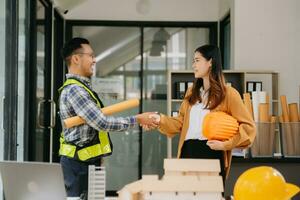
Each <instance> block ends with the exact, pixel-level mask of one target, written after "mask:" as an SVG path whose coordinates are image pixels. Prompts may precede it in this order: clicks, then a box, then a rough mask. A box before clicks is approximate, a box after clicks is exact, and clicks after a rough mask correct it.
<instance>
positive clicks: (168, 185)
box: [118, 159, 224, 200]
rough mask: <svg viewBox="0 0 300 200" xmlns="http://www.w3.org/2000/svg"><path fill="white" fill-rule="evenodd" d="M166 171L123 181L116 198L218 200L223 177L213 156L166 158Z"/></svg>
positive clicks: (220, 195)
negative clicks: (135, 179) (162, 173)
mask: <svg viewBox="0 0 300 200" xmlns="http://www.w3.org/2000/svg"><path fill="white" fill-rule="evenodd" d="M164 170H165V174H164V176H163V177H162V178H161V180H159V179H158V175H144V176H143V177H142V179H141V180H139V181H136V182H133V183H130V184H128V185H125V186H124V187H123V188H122V189H121V190H120V191H119V192H118V194H119V197H118V200H196V199H197V200H201V199H203V200H221V199H222V192H223V190H224V189H223V180H222V177H221V176H220V175H219V173H220V163H219V160H214V159H165V160H164Z"/></svg>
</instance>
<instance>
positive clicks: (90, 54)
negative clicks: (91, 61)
mask: <svg viewBox="0 0 300 200" xmlns="http://www.w3.org/2000/svg"><path fill="white" fill-rule="evenodd" d="M76 54H83V55H84V54H85V55H88V56H90V57H91V58H95V57H96V56H95V54H94V53H84V52H82V53H81V52H78V53H74V54H73V55H76Z"/></svg>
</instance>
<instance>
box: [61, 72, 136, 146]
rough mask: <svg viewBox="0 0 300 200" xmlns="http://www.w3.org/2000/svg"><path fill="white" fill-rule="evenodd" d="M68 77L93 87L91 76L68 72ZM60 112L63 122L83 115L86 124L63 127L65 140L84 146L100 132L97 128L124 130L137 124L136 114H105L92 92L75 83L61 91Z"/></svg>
mask: <svg viewBox="0 0 300 200" xmlns="http://www.w3.org/2000/svg"><path fill="white" fill-rule="evenodd" d="M66 77H67V78H75V79H77V80H79V81H81V82H82V83H84V84H85V85H86V86H87V87H88V88H89V89H91V84H90V79H89V78H86V77H82V76H78V75H74V74H67V75H66ZM91 90H92V89H91ZM59 113H60V118H61V122H62V124H63V120H65V119H67V118H69V117H73V116H76V115H78V116H80V117H82V118H83V119H84V120H85V121H86V124H83V125H80V126H75V127H72V128H63V132H64V137H65V141H66V142H69V143H73V144H75V145H77V146H84V145H85V144H87V143H88V142H90V141H91V140H92V139H93V138H94V136H95V134H97V133H98V132H97V131H96V130H98V131H99V130H103V131H124V130H128V129H130V128H133V127H134V126H135V125H136V124H137V121H136V118H135V117H134V116H130V117H108V116H105V115H104V114H103V113H102V112H101V110H100V108H99V107H98V106H97V104H96V102H95V101H94V100H93V99H92V97H91V96H90V94H89V93H88V92H87V91H86V90H85V89H84V88H82V87H80V86H78V85H75V84H72V85H68V86H66V87H65V88H64V89H63V91H62V92H61V94H60V99H59ZM95 129H96V130H95Z"/></svg>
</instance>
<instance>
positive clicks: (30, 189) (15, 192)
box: [0, 161, 66, 200]
mask: <svg viewBox="0 0 300 200" xmlns="http://www.w3.org/2000/svg"><path fill="white" fill-rule="evenodd" d="M0 172H1V178H2V183H3V190H4V196H5V200H53V199H55V200H66V192H65V187H64V181H63V174H62V169H61V166H60V164H49V163H38V162H15V161H2V162H0Z"/></svg>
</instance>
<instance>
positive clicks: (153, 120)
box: [135, 112, 160, 131]
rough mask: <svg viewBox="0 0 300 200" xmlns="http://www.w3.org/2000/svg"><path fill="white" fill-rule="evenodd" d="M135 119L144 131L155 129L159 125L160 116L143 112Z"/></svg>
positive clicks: (155, 113)
mask: <svg viewBox="0 0 300 200" xmlns="http://www.w3.org/2000/svg"><path fill="white" fill-rule="evenodd" d="M135 117H136V120H137V122H138V123H139V124H140V126H142V127H143V129H144V130H145V131H148V130H152V129H155V128H157V127H158V126H159V123H160V115H159V114H158V113H157V112H145V113H142V114H138V115H136V116H135Z"/></svg>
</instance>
